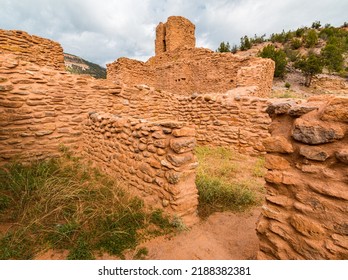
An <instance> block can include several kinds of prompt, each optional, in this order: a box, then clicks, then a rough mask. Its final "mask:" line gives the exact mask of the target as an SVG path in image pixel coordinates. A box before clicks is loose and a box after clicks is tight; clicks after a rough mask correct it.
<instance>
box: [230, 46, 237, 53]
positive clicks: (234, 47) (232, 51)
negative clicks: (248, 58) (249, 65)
mask: <svg viewBox="0 0 348 280" xmlns="http://www.w3.org/2000/svg"><path fill="white" fill-rule="evenodd" d="M237 51H238V46H237V45H233V46H232V48H231V53H237Z"/></svg>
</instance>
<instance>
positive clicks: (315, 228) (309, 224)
mask: <svg viewBox="0 0 348 280" xmlns="http://www.w3.org/2000/svg"><path fill="white" fill-rule="evenodd" d="M289 221H290V224H291V225H292V226H293V227H294V228H295V229H296V230H297V231H298V232H300V233H301V234H303V235H304V236H307V237H312V238H317V237H320V236H322V235H324V233H325V231H324V229H323V228H322V227H321V226H320V224H319V223H316V222H315V221H312V220H310V219H308V218H306V217H304V216H302V215H297V214H294V215H292V216H291V217H290V219H289Z"/></svg>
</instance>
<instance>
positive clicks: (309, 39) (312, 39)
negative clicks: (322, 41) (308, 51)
mask: <svg viewBox="0 0 348 280" xmlns="http://www.w3.org/2000/svg"><path fill="white" fill-rule="evenodd" d="M317 43H318V35H317V32H316V31H315V30H309V31H308V32H307V34H306V35H305V46H306V47H307V48H314V47H315V45H316V44H317Z"/></svg>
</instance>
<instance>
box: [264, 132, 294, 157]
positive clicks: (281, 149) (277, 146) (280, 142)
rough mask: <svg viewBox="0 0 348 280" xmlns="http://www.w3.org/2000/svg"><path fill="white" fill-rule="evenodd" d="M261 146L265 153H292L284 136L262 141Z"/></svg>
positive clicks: (290, 146) (291, 148)
mask: <svg viewBox="0 0 348 280" xmlns="http://www.w3.org/2000/svg"><path fill="white" fill-rule="evenodd" d="M263 145H264V146H265V149H266V151H267V152H273V153H287V154H289V153H293V152H294V149H293V147H292V144H291V142H289V141H288V140H287V139H286V138H285V137H284V136H275V137H268V138H266V139H265V140H263Z"/></svg>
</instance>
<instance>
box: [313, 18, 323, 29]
mask: <svg viewBox="0 0 348 280" xmlns="http://www.w3.org/2000/svg"><path fill="white" fill-rule="evenodd" d="M320 27H321V23H320V21H319V20H317V21H315V22H313V23H312V28H314V29H319V28H320Z"/></svg>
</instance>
